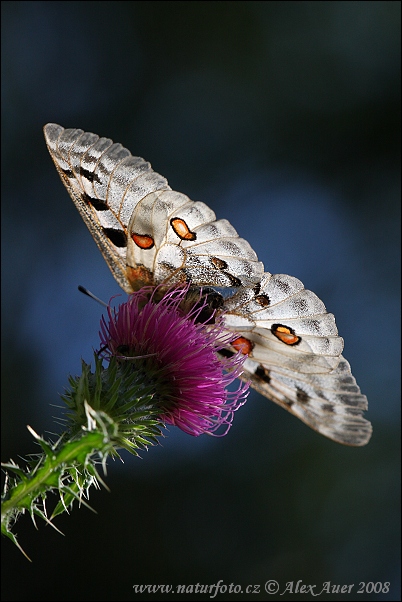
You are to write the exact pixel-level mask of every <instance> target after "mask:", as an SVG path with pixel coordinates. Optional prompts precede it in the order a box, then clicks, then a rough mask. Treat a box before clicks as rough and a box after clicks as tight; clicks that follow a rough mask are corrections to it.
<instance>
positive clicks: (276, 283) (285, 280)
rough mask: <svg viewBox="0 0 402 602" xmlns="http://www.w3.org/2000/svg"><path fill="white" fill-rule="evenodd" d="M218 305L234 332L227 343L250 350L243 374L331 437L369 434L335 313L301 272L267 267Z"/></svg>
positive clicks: (343, 439)
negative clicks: (251, 284) (250, 285)
mask: <svg viewBox="0 0 402 602" xmlns="http://www.w3.org/2000/svg"><path fill="white" fill-rule="evenodd" d="M223 309H224V311H225V312H226V313H225V314H224V317H223V319H224V321H225V325H226V328H227V329H228V330H231V331H233V332H235V333H236V334H237V335H238V338H236V339H235V340H234V341H233V343H232V349H234V350H238V351H242V352H243V353H244V354H246V355H247V356H248V357H247V359H246V361H245V364H244V375H243V379H244V380H249V381H250V384H251V386H252V387H254V388H255V389H256V390H257V391H258V392H259V393H261V394H262V395H264V396H265V397H268V398H269V399H271V400H272V401H275V402H276V403H278V404H279V405H280V406H282V407H283V408H285V409H286V410H288V411H289V412H291V413H292V414H294V415H295V416H297V417H298V418H300V419H301V420H303V422H305V423H306V424H308V425H309V426H310V427H311V428H313V429H314V430H316V431H318V432H319V433H321V434H322V435H325V436H326V437H329V438H330V439H333V440H334V441H337V442H339V443H343V444H346V445H355V446H360V445H365V444H366V443H367V442H368V441H369V439H370V436H371V431H372V428H371V424H370V422H368V421H367V420H366V419H365V418H363V416H362V414H363V411H364V410H366V409H367V398H366V396H365V395H362V394H361V393H360V389H359V387H358V386H357V384H356V381H355V379H354V377H353V376H352V374H351V370H350V365H349V364H348V362H347V361H346V360H345V359H344V358H343V356H342V355H341V354H342V350H343V339H342V338H341V337H339V336H338V331H337V328H336V325H335V319H334V316H333V315H332V314H329V313H327V311H326V309H325V306H324V304H323V303H322V301H320V299H319V298H318V297H317V296H316V295H315V294H314V293H312V292H311V291H308V290H306V289H305V288H304V286H303V284H302V283H301V282H300V280H298V279H297V278H292V277H291V276H287V275H284V274H276V275H272V274H269V273H266V274H264V276H263V278H262V280H261V283H260V285H259V286H257V287H254V288H248V289H242V290H240V291H239V292H238V293H237V294H236V295H234V296H233V297H232V298H230V299H228V300H226V302H225V304H224V306H223Z"/></svg>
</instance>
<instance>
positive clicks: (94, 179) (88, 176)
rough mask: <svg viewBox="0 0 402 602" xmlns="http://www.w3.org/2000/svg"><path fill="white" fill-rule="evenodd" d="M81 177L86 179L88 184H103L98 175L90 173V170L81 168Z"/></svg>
mask: <svg viewBox="0 0 402 602" xmlns="http://www.w3.org/2000/svg"><path fill="white" fill-rule="evenodd" d="M80 176H82V177H84V178H85V179H86V180H88V182H97V183H98V184H101V182H102V180H101V179H100V178H99V176H98V174H96V173H95V172H93V171H89V169H85V167H80Z"/></svg>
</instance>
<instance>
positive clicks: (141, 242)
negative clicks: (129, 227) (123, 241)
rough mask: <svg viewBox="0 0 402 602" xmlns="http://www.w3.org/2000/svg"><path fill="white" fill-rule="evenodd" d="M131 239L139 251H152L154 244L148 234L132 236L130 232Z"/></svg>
mask: <svg viewBox="0 0 402 602" xmlns="http://www.w3.org/2000/svg"><path fill="white" fill-rule="evenodd" d="M131 238H132V239H133V241H134V242H135V244H136V245H137V247H140V249H152V247H153V246H154V244H155V242H154V239H153V238H152V236H149V235H148V234H134V232H132V234H131Z"/></svg>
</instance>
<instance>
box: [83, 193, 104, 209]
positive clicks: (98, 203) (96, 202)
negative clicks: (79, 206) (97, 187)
mask: <svg viewBox="0 0 402 602" xmlns="http://www.w3.org/2000/svg"><path fill="white" fill-rule="evenodd" d="M82 200H83V201H85V203H87V205H92V207H93V208H94V209H96V211H109V205H108V204H107V203H106V202H105V201H102V200H101V199H97V198H93V197H91V196H89V195H88V194H85V193H84V194H83V195H82Z"/></svg>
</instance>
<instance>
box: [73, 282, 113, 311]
mask: <svg viewBox="0 0 402 602" xmlns="http://www.w3.org/2000/svg"><path fill="white" fill-rule="evenodd" d="M78 290H79V291H80V293H84V295H88V297H91V299H93V300H94V301H97V302H98V303H100V304H101V305H103V306H104V307H109V306H108V304H107V303H105V302H104V301H102V299H98V297H96V296H95V295H94V294H93V293H91V291H89V290H88V289H87V288H85V286H81V284H80V285H78Z"/></svg>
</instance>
